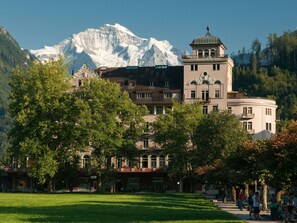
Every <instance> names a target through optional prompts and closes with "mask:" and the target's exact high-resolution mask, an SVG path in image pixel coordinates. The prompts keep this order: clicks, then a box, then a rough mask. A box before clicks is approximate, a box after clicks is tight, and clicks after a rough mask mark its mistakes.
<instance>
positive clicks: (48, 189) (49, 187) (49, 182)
mask: <svg viewBox="0 0 297 223" xmlns="http://www.w3.org/2000/svg"><path fill="white" fill-rule="evenodd" d="M53 191H54V188H53V178H51V177H50V178H49V179H48V182H47V192H48V193H52V192H53Z"/></svg>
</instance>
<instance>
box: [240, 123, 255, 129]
mask: <svg viewBox="0 0 297 223" xmlns="http://www.w3.org/2000/svg"><path fill="white" fill-rule="evenodd" d="M242 124H243V129H245V130H252V129H253V123H252V122H243V123H242Z"/></svg>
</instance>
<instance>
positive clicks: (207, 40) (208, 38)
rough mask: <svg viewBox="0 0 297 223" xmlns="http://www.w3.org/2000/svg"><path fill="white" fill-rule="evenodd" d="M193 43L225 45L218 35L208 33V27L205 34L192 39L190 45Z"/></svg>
mask: <svg viewBox="0 0 297 223" xmlns="http://www.w3.org/2000/svg"><path fill="white" fill-rule="evenodd" d="M193 45H223V46H224V47H225V45H224V44H223V42H222V41H221V40H220V38H219V37H216V36H212V35H211V34H210V31H209V27H208V28H207V33H206V35H205V36H202V37H197V38H196V39H193V41H192V43H191V44H190V46H193ZM225 48H226V47H225Z"/></svg>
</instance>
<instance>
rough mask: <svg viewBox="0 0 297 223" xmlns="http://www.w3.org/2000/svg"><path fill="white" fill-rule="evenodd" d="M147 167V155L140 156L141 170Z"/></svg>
mask: <svg viewBox="0 0 297 223" xmlns="http://www.w3.org/2000/svg"><path fill="white" fill-rule="evenodd" d="M147 166H148V160H147V155H144V156H142V168H147Z"/></svg>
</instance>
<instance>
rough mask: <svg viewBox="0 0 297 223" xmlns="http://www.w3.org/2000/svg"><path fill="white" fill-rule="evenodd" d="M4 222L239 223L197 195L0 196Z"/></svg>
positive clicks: (1, 194) (1, 218) (0, 215)
mask: <svg viewBox="0 0 297 223" xmlns="http://www.w3.org/2000/svg"><path fill="white" fill-rule="evenodd" d="M0 222H1V223H2V222H3V223H9V222H13V223H17V222H82V223H88V222H94V223H95V222H96V223H97V222H117V223H121V222H162V223H165V222H166V223H167V222H175V223H177V222H187V223H189V222H237V223H242V222H243V221H240V220H238V219H236V218H235V217H234V216H233V215H231V214H229V213H226V212H223V211H221V210H219V209H218V208H217V207H215V206H214V205H213V204H212V203H211V202H209V201H207V200H204V199H203V198H202V197H200V196H199V195H196V194H25V193H24V194H23V193H0Z"/></svg>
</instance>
